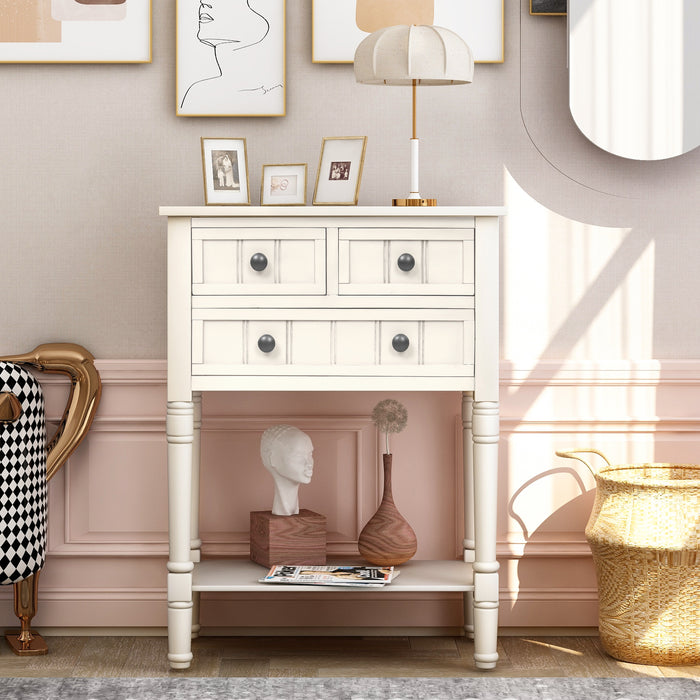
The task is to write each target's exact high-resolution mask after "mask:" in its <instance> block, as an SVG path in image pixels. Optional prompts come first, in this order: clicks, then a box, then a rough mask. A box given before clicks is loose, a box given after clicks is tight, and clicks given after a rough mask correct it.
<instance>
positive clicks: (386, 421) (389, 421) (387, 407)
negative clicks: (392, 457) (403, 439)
mask: <svg viewBox="0 0 700 700" xmlns="http://www.w3.org/2000/svg"><path fill="white" fill-rule="evenodd" d="M372 422H373V423H374V424H375V425H376V426H377V429H378V430H379V431H381V432H383V433H384V439H385V445H386V448H385V449H386V454H391V452H390V451H389V433H400V432H401V431H402V430H403V429H404V428H405V427H406V423H408V411H407V410H406V408H405V406H404V405H403V404H401V403H399V402H398V401H395V400H394V399H384V401H380V402H379V403H378V404H377V405H376V406H375V407H374V409H373V410H372Z"/></svg>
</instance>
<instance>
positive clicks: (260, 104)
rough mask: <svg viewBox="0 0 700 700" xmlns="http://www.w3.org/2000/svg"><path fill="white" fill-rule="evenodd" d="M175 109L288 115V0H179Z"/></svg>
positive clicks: (196, 113) (180, 112) (190, 113)
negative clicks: (255, 1) (212, 0)
mask: <svg viewBox="0 0 700 700" xmlns="http://www.w3.org/2000/svg"><path fill="white" fill-rule="evenodd" d="M175 13H176V39H175V91H176V106H175V114H176V115H177V116H179V117H283V116H285V114H286V58H285V56H286V0H266V2H264V3H261V7H257V6H256V9H253V8H252V7H250V4H248V3H245V2H243V3H240V2H236V3H234V2H231V1H227V2H226V3H223V4H219V5H215V4H207V3H199V2H193V1H192V0H176V4H175Z"/></svg>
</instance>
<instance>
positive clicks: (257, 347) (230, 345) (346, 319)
mask: <svg viewBox="0 0 700 700" xmlns="http://www.w3.org/2000/svg"><path fill="white" fill-rule="evenodd" d="M192 345H193V347H192V373H193V374H194V375H208V374H221V375H228V374H233V375H236V374H239V375H246V374H280V375H282V374H284V375H295V374H296V375H305V374H306V375H313V376H318V375H336V376H337V375H353V374H356V375H377V376H403V375H406V376H411V375H413V376H473V374H474V312H473V310H472V309H448V310H442V309H426V310H422V311H416V310H410V311H396V310H385V309H372V310H367V309H363V310H357V309H348V310H342V309H341V310H332V311H329V312H325V311H321V310H310V311H306V312H304V313H294V312H290V311H288V310H287V311H280V310H274V309H271V310H258V309H256V310H240V311H239V310H231V309H194V310H193V321H192Z"/></svg>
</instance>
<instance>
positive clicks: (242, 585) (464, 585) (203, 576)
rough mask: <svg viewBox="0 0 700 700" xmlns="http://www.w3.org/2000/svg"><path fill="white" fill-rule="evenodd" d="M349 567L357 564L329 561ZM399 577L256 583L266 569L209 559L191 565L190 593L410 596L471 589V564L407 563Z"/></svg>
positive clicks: (237, 561)
mask: <svg viewBox="0 0 700 700" xmlns="http://www.w3.org/2000/svg"><path fill="white" fill-rule="evenodd" d="M330 563H337V564H346V565H347V564H348V563H350V564H352V563H356V562H330ZM395 568H396V569H397V570H398V571H400V575H399V576H398V577H397V578H395V579H394V580H393V581H392V582H391V583H390V584H388V585H386V586H384V587H383V588H371V587H368V588H365V589H361V588H357V587H354V586H353V587H347V586H301V585H282V584H271V583H258V579H260V578H262V577H263V576H264V575H265V574H266V573H267V568H266V567H264V566H260V565H258V564H255V563H254V562H252V561H250V560H248V559H210V560H207V561H202V562H199V563H197V564H195V565H194V573H193V577H192V590H193V591H200V592H201V591H239V592H245V591H254V592H256V593H262V592H268V593H277V594H279V593H304V592H310V591H313V592H314V593H323V592H327V593H357V592H362V591H371V592H373V593H391V592H394V593H409V592H421V591H423V592H426V593H427V592H430V591H446V592H450V591H451V592H460V591H461V592H464V591H473V590H474V576H473V572H472V565H471V564H467V563H465V562H462V561H408V562H406V563H405V564H401V565H400V566H397V567H395Z"/></svg>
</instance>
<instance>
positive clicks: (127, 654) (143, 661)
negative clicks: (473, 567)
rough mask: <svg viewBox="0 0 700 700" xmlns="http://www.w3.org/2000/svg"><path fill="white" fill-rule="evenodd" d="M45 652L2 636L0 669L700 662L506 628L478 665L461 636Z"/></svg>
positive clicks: (564, 671) (231, 670)
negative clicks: (182, 652)
mask: <svg viewBox="0 0 700 700" xmlns="http://www.w3.org/2000/svg"><path fill="white" fill-rule="evenodd" d="M45 639H46V642H47V643H48V645H49V653H48V654H47V655H46V656H34V657H18V656H16V655H15V654H13V653H12V651H11V650H10V648H9V647H8V646H7V644H6V643H5V640H4V638H2V639H0V677H13V676H23V677H28V676H34V677H58V676H64V677H70V676H78V677H90V676H101V677H109V676H117V677H118V676H122V677H127V676H128V677H153V676H208V677H212V676H257V677H263V676H276V677H281V676H282V677H290V676H297V677H300V676H301V677H332V676H336V677H379V678H387V677H390V676H397V677H462V676H482V675H484V674H492V675H496V676H518V677H522V676H535V677H538V676H540V677H541V676H592V677H613V676H667V677H671V676H675V677H692V678H696V679H697V680H698V682H700V666H674V667H657V666H640V665H635V664H628V663H622V662H620V661H616V660H615V659H612V658H611V657H609V656H607V655H606V654H605V652H603V650H602V649H601V647H600V642H599V640H598V638H597V637H550V636H547V637H539V636H521V637H511V636H504V637H501V638H500V640H499V653H500V657H501V660H500V661H499V663H498V667H497V668H496V670H495V671H477V670H476V669H475V667H474V662H473V659H472V653H473V643H472V642H471V641H469V640H466V639H463V638H459V637H202V638H200V639H196V640H194V641H193V650H194V661H193V663H192V666H191V667H190V668H189V669H188V670H186V671H172V670H170V669H169V668H168V664H167V661H166V654H167V638H165V637H125V636H120V637H83V636H76V637H48V636H47V637H46V638H45Z"/></svg>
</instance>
